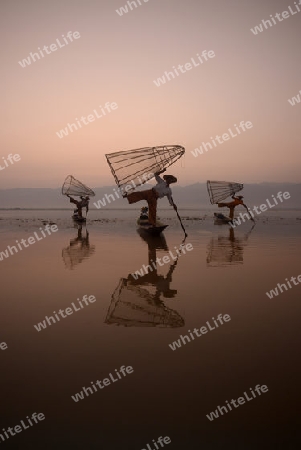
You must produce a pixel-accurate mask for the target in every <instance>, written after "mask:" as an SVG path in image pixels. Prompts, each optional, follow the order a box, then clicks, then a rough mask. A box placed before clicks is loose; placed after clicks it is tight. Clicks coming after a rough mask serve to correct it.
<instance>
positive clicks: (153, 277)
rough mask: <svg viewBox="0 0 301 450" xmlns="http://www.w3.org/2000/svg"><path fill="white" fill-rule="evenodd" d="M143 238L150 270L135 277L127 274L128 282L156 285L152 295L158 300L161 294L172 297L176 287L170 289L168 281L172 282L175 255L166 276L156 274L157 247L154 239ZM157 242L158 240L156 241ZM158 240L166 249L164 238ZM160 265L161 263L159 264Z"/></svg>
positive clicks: (175, 262)
mask: <svg viewBox="0 0 301 450" xmlns="http://www.w3.org/2000/svg"><path fill="white" fill-rule="evenodd" d="M143 239H144V240H146V241H147V243H148V265H149V268H150V270H148V271H147V273H146V274H145V275H142V276H139V277H138V278H137V279H135V278H134V277H133V275H132V274H130V275H129V276H128V280H129V283H130V284H131V285H137V286H143V285H152V286H155V287H156V293H155V295H154V299H155V300H160V296H161V294H163V297H165V298H174V297H175V296H176V294H177V292H178V291H177V290H176V289H170V283H171V282H172V274H173V272H174V270H175V268H176V266H177V264H178V258H179V256H177V257H176V258H173V259H174V262H173V264H171V265H170V267H169V270H168V273H167V274H166V276H164V275H159V274H158V264H155V263H154V261H157V251H156V250H157V248H156V241H155V240H154V239H153V238H152V239H148V237H145V236H143ZM157 242H158V241H157ZM159 242H160V243H161V245H163V247H164V249H165V250H166V251H168V247H167V245H166V242H165V240H163V239H162V238H159ZM160 265H161V264H160Z"/></svg>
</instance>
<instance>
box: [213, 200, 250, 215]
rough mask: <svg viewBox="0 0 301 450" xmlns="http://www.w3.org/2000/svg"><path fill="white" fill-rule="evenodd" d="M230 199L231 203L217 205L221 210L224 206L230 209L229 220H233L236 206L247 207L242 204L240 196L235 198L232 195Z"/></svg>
mask: <svg viewBox="0 0 301 450" xmlns="http://www.w3.org/2000/svg"><path fill="white" fill-rule="evenodd" d="M232 198H233V202H228V203H218V204H217V205H218V207H219V208H223V207H224V206H226V207H227V208H229V209H230V213H229V217H230V219H231V220H233V219H234V209H235V208H236V206H238V205H242V206H244V207H245V208H247V206H246V205H245V204H244V202H243V200H242V199H243V196H242V195H238V197H235V196H234V195H232ZM247 209H248V208H247Z"/></svg>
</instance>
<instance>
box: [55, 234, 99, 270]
mask: <svg viewBox="0 0 301 450" xmlns="http://www.w3.org/2000/svg"><path fill="white" fill-rule="evenodd" d="M94 252H95V245H86V244H85V242H82V241H78V242H76V243H75V244H73V245H72V244H71V245H70V246H69V247H67V248H64V249H63V251H62V257H63V260H64V263H65V265H66V267H67V269H70V270H72V269H74V267H75V266H77V265H78V264H80V263H81V262H83V261H84V260H85V259H87V258H90V256H91V255H93V253H94Z"/></svg>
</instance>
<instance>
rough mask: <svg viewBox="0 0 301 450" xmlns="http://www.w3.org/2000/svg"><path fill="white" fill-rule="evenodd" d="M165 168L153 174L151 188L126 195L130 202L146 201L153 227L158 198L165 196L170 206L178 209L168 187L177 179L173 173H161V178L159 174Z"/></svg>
mask: <svg viewBox="0 0 301 450" xmlns="http://www.w3.org/2000/svg"><path fill="white" fill-rule="evenodd" d="M165 170H166V169H163V170H162V171H161V172H157V173H155V174H154V175H155V179H156V181H157V184H156V186H154V187H153V188H152V189H147V190H145V191H137V192H131V193H130V194H127V195H126V197H127V199H128V202H129V203H130V204H132V203H136V202H140V201H141V200H146V201H147V204H148V219H149V223H150V224H152V225H153V226H154V227H155V226H156V217H157V201H158V198H163V197H167V198H168V201H169V204H170V206H172V207H173V208H174V210H175V211H177V210H178V208H177V206H176V205H175V203H174V202H173V199H172V191H171V189H170V187H169V185H170V184H172V183H176V182H177V179H176V177H174V176H173V175H163V179H162V178H161V177H160V176H159V175H160V174H161V173H163V172H165Z"/></svg>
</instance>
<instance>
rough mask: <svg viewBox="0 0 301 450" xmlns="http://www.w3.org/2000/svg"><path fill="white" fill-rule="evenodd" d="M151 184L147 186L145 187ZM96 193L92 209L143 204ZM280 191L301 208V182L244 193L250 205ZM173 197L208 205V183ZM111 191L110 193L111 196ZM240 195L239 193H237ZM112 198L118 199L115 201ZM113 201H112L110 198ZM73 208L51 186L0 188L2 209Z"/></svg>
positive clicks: (176, 189)
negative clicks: (49, 187) (287, 193)
mask: <svg viewBox="0 0 301 450" xmlns="http://www.w3.org/2000/svg"><path fill="white" fill-rule="evenodd" d="M149 187H151V186H150V185H144V186H143V189H147V188H149ZM94 191H95V193H96V196H95V197H93V198H91V201H90V209H96V208H95V206H94V204H93V203H94V202H95V203H97V202H98V201H99V200H101V201H102V205H103V206H101V204H100V206H101V208H100V209H108V208H137V207H140V204H139V203H138V204H136V205H135V204H134V205H129V204H128V203H127V201H126V200H125V199H123V198H120V199H117V198H116V194H115V193H116V192H118V191H117V190H116V186H104V187H101V188H95V189H94ZM279 191H282V192H285V191H288V192H289V193H290V195H291V198H290V199H289V200H285V201H284V202H283V203H282V204H280V205H279V207H281V208H285V209H290V208H293V209H295V208H297V209H301V183H298V184H295V183H291V184H290V183H259V184H245V185H244V189H243V191H241V193H240V194H241V195H243V196H244V201H245V203H246V204H247V205H248V206H250V207H251V206H252V205H256V206H259V205H260V204H262V203H264V202H265V201H266V199H269V200H271V198H272V195H275V196H276V195H277V193H278V192H279ZM172 192H173V198H174V201H175V203H176V204H177V205H178V206H179V207H181V208H200V207H201V208H207V207H209V206H210V202H209V197H208V193H207V188H206V184H205V183H196V184H192V185H189V186H185V187H181V186H172ZM109 194H111V196H110V197H108V196H109ZM238 195H239V194H238ZM113 198H114V199H115V200H113ZM108 199H109V200H110V202H109V201H108ZM160 202H161V205H160V206H161V208H162V207H165V205H166V207H168V201H167V199H166V198H165V199H163V200H161V201H160ZM69 207H70V209H71V208H72V209H73V205H71V204H70V203H69V200H68V198H66V197H65V196H62V195H61V190H60V189H59V188H58V189H48V188H31V189H28V188H24V189H22V188H18V189H0V209H3V208H5V209H6V208H28V209H31V208H42V209H47V208H69Z"/></svg>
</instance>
